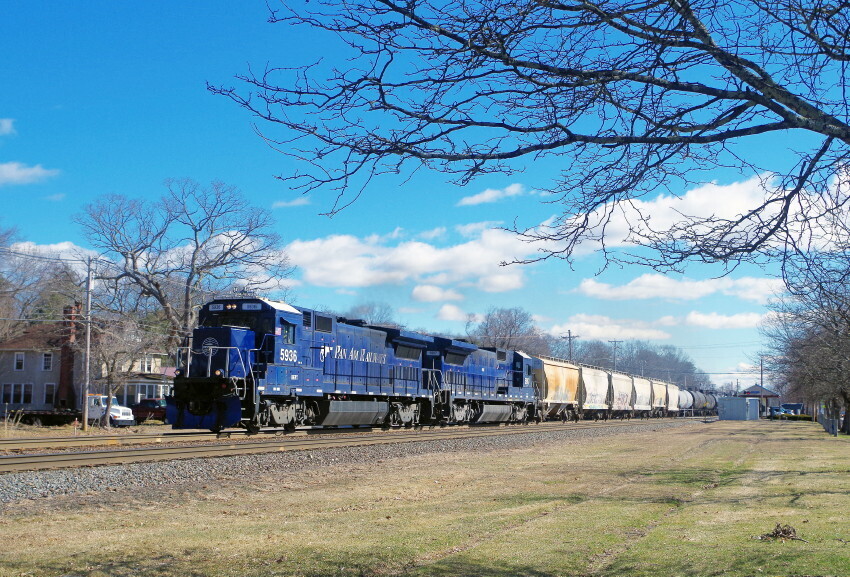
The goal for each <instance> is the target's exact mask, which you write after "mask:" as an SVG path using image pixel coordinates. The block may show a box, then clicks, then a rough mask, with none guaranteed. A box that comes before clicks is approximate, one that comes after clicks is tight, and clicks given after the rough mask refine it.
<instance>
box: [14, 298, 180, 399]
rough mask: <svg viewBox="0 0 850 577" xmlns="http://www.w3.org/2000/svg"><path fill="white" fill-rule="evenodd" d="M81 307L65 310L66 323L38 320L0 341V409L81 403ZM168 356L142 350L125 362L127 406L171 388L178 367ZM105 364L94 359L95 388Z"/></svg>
mask: <svg viewBox="0 0 850 577" xmlns="http://www.w3.org/2000/svg"><path fill="white" fill-rule="evenodd" d="M79 316H80V311H79V308H78V307H68V308H66V310H65V318H66V321H64V322H62V323H34V324H32V325H30V326H28V327H27V328H26V329H25V330H24V331H23V332H22V333H21V334H20V335H18V336H16V337H13V338H10V339H7V340H6V341H3V342H0V414H3V413H5V412H6V410H9V411H12V410H17V409H28V410H50V409H54V408H69V409H77V408H80V399H81V397H82V392H83V384H84V382H85V366H84V364H83V363H84V362H85V354H84V350H83V345H84V342H83V341H84V340H85V339H84V338H82V331H81V330H80V328H79V326H78V322H77V321H78V319H79ZM166 359H167V355H165V354H163V353H144V354H143V355H142V356H141V358H139V359H136V361H135V362H134V363H133V366H132V368H131V367H130V366H129V365H130V364H129V363H128V364H127V367H126V369H125V370H127V371H128V372H127V374H126V375H124V378H123V379H122V380H123V383H122V384H121V386H120V387H119V388H118V391H117V393H116V397H117V398H118V402H119V403H121V404H124V405H130V404H133V403H136V402H137V401H138V400H139V399H143V398H150V397H164V396H166V395H168V394H170V392H171V387H172V383H173V380H174V368H173V367H167V366H164V365H165V362H164V361H166ZM101 374H102V369H101V367H98V366H96V365H95V364H92V366H91V375H90V385H91V392H92V393H98V392H103V391H102V390H101V389H102V388H103V387H102V381H101V378H100V376H101Z"/></svg>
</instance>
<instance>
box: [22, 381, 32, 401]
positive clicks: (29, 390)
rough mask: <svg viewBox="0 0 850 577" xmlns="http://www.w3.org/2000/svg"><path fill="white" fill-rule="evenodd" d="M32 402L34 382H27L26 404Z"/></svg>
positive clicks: (25, 387) (25, 391) (25, 386)
mask: <svg viewBox="0 0 850 577" xmlns="http://www.w3.org/2000/svg"><path fill="white" fill-rule="evenodd" d="M31 403H32V383H26V384H25V385H24V404H25V405H29V404H31Z"/></svg>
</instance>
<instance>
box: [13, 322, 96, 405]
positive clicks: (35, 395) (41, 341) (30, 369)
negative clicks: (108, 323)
mask: <svg viewBox="0 0 850 577" xmlns="http://www.w3.org/2000/svg"><path fill="white" fill-rule="evenodd" d="M65 312H66V318H67V319H68V320H67V321H65V322H63V323H37V324H33V325H31V326H29V327H27V328H26V329H25V330H24V331H23V332H22V333H21V334H20V335H18V336H16V337H13V338H11V339H7V340H6V341H4V342H2V343H0V402H2V403H3V407H0V409H4V412H5V409H7V408H8V409H9V410H13V409H21V408H27V409H32V410H50V409H53V408H69V409H73V408H77V407H78V406H79V402H80V395H81V391H82V389H81V386H80V383H81V379H80V376H81V375H82V371H83V369H82V363H81V358H80V355H75V354H74V350H75V348H76V346H77V344H76V341H77V326H76V325H77V323H76V322H75V320H76V316H77V315H78V314H79V310H78V309H74V308H71V307H69V308H68V309H66V311H65Z"/></svg>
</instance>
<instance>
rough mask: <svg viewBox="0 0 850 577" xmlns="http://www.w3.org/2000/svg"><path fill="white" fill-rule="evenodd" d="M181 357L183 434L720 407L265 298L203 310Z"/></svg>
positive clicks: (178, 420) (567, 366)
mask: <svg viewBox="0 0 850 577" xmlns="http://www.w3.org/2000/svg"><path fill="white" fill-rule="evenodd" d="M178 357H179V360H178V368H177V371H176V374H175V378H174V391H173V394H172V395H171V396H170V397H168V399H167V409H166V418H167V419H168V422H170V423H172V426H173V428H175V429H209V430H212V431H221V430H223V429H226V428H230V427H244V428H247V429H248V430H249V431H251V432H256V431H259V430H260V429H261V428H263V427H276V428H282V429H285V430H292V429H294V428H295V427H297V426H310V425H313V426H385V427H414V426H419V425H443V424H471V423H527V422H530V421H541V420H558V419H560V420H579V419H608V418H612V417H620V418H632V417H651V416H668V415H677V414H678V413H679V411H680V406H682V407H684V405H682V400H681V399H682V398H683V397H682V395H683V394H684V398H685V400H686V401H687V400H688V399H689V404H688V406H687V407H684V408H685V410H689V411H691V412H692V413H694V412H695V411H696V413H695V414H702V413H703V412H707V411H708V410H710V409H708V401H707V397H706V395H704V394H703V393H697V392H694V393H690V392H688V391H680V390H679V388H678V387H677V386H676V385H673V384H670V383H665V382H661V381H654V380H651V379H645V378H642V377H635V376H630V375H626V374H621V373H613V372H610V371H606V370H604V369H599V368H594V367H586V366H580V365H577V364H573V363H570V362H566V361H564V360H560V359H555V358H549V357H534V356H530V355H527V354H525V353H523V352H521V351H513V350H504V349H499V348H486V347H484V348H482V347H478V346H476V345H474V344H472V343H469V342H466V341H463V340H457V339H451V338H444V337H439V336H432V335H426V334H421V333H417V332H411V331H406V330H403V329H398V328H389V327H381V326H371V325H367V324H366V323H364V322H363V321H358V320H350V319H345V318H339V317H336V316H332V315H328V314H324V313H322V312H319V311H315V310H310V309H305V308H300V307H294V306H291V305H289V304H286V303H283V302H277V301H272V300H267V299H263V298H241V297H240V298H225V299H216V300H213V301H211V302H209V303H207V304H206V305H204V306H203V307H202V308H201V310H200V313H199V323H198V327H197V328H196V329H194V331H193V334H192V337H191V338H190V339H189V341H188V344H187V346H185V347H182V348H181V350H180V354H179V355H178ZM688 394H690V397H688ZM697 395H699V400H697ZM711 399H712V401H713V400H714V397H713V396H711ZM686 404H687V403H686ZM697 405H699V407H697Z"/></svg>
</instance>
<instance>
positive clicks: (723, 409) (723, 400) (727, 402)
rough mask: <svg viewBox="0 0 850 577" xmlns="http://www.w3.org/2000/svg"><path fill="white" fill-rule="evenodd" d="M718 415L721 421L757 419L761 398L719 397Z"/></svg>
mask: <svg viewBox="0 0 850 577" xmlns="http://www.w3.org/2000/svg"><path fill="white" fill-rule="evenodd" d="M717 415H718V417H720V420H721V421H757V420H758V418H759V400H758V399H757V398H752V397H717Z"/></svg>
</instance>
